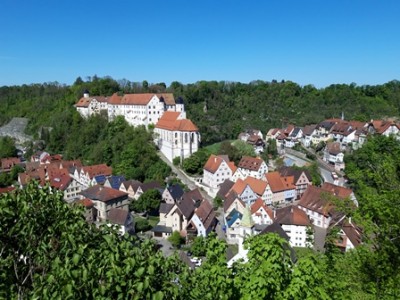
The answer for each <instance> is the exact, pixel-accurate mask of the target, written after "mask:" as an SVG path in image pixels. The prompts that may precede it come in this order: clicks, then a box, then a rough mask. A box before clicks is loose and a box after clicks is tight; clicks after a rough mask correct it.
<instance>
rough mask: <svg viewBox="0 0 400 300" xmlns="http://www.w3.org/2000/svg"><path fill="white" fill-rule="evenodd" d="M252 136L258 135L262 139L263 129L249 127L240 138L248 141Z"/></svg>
mask: <svg viewBox="0 0 400 300" xmlns="http://www.w3.org/2000/svg"><path fill="white" fill-rule="evenodd" d="M250 136H257V137H258V138H260V139H261V140H262V139H263V134H262V132H261V130H258V129H247V130H246V131H244V132H241V133H240V134H239V136H238V139H239V140H242V141H244V142H247V140H248V139H249V137H250Z"/></svg>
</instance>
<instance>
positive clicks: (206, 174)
mask: <svg viewBox="0 0 400 300" xmlns="http://www.w3.org/2000/svg"><path fill="white" fill-rule="evenodd" d="M216 159H218V160H220V164H219V166H218V169H217V170H216V171H215V172H214V173H212V172H210V171H208V170H206V169H203V181H202V182H203V184H205V185H207V186H209V187H210V188H213V189H217V188H218V187H219V186H220V185H221V184H222V183H223V182H224V181H225V180H226V179H231V178H232V170H231V168H230V167H229V166H228V163H227V162H226V161H225V160H223V159H222V158H218V157H216ZM215 163H218V162H215Z"/></svg>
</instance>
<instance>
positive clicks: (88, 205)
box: [73, 198, 97, 223]
mask: <svg viewBox="0 0 400 300" xmlns="http://www.w3.org/2000/svg"><path fill="white" fill-rule="evenodd" d="M73 205H82V206H83V207H84V208H85V210H84V213H83V215H84V217H85V220H86V222H88V223H93V222H94V221H96V217H97V210H96V209H95V207H94V204H93V202H92V200H90V199H88V198H84V199H81V200H77V201H75V202H73Z"/></svg>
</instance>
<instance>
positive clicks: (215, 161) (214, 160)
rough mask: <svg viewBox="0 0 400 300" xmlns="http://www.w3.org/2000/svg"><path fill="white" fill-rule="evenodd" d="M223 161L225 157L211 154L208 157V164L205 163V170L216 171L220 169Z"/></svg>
mask: <svg viewBox="0 0 400 300" xmlns="http://www.w3.org/2000/svg"><path fill="white" fill-rule="evenodd" d="M222 162H223V159H222V158H221V157H218V156H216V155H214V154H211V155H210V157H209V158H208V160H207V162H206V164H205V165H204V170H206V171H208V172H210V173H215V172H216V171H217V170H218V168H219V166H220V165H221V163H222Z"/></svg>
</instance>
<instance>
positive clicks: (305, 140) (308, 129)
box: [301, 125, 317, 148]
mask: <svg viewBox="0 0 400 300" xmlns="http://www.w3.org/2000/svg"><path fill="white" fill-rule="evenodd" d="M316 126H317V125H306V126H304V128H303V130H302V131H303V136H302V138H301V143H302V144H303V146H304V147H307V148H308V147H310V146H311V144H312V137H313V136H314V135H315V134H316V130H315V127H316Z"/></svg>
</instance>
